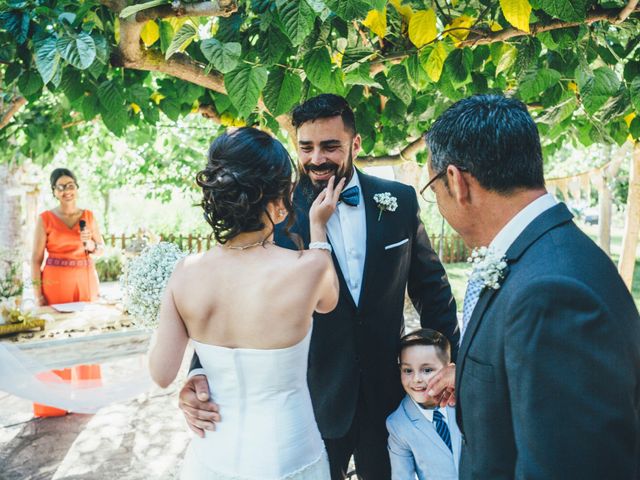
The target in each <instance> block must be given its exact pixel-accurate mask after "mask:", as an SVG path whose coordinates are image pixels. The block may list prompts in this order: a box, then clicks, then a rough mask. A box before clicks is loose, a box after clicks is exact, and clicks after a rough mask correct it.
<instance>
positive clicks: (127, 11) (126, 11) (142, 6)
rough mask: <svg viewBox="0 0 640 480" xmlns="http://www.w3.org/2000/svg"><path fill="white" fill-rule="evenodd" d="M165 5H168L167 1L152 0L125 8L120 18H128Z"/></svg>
mask: <svg viewBox="0 0 640 480" xmlns="http://www.w3.org/2000/svg"><path fill="white" fill-rule="evenodd" d="M164 3H168V2H167V0H151V1H149V2H145V3H139V4H137V5H131V6H129V7H126V8H123V9H122V11H121V12H120V18H127V17H129V16H131V15H133V14H134V13H138V12H141V11H142V10H147V9H149V8H153V7H157V6H158V5H162V4H164Z"/></svg>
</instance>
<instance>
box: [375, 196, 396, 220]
mask: <svg viewBox="0 0 640 480" xmlns="http://www.w3.org/2000/svg"><path fill="white" fill-rule="evenodd" d="M373 200H374V201H375V202H376V204H377V205H378V209H379V210H380V213H379V214H378V221H380V217H382V212H395V211H396V209H397V208H398V199H397V198H396V197H394V196H393V195H391V193H390V192H384V193H376V194H375V195H374V196H373Z"/></svg>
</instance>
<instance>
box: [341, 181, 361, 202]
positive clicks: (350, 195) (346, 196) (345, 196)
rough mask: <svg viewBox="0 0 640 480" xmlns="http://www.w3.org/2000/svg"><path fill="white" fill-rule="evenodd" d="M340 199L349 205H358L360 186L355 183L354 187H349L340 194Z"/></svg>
mask: <svg viewBox="0 0 640 480" xmlns="http://www.w3.org/2000/svg"><path fill="white" fill-rule="evenodd" d="M340 200H341V201H343V202H344V203H346V204H347V205H350V206H352V207H357V206H358V204H359V203H360V187H358V186H357V185H354V186H353V187H350V188H347V189H346V190H345V191H344V192H342V193H341V194H340Z"/></svg>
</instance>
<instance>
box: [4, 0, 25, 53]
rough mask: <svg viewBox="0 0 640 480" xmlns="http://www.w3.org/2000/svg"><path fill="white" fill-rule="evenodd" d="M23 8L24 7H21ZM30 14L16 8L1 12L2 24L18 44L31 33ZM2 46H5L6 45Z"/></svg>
mask: <svg viewBox="0 0 640 480" xmlns="http://www.w3.org/2000/svg"><path fill="white" fill-rule="evenodd" d="M19 8H22V7H19ZM29 20H30V19H29V15H28V14H27V13H26V12H19V11H16V10H13V11H9V12H3V13H0V26H1V27H2V28H4V29H5V30H6V31H7V32H9V33H10V34H11V35H12V36H13V39H14V40H15V42H16V43H17V44H18V45H21V44H23V43H24V42H25V41H26V40H27V36H28V34H29ZM2 48H5V47H4V46H3V47H2Z"/></svg>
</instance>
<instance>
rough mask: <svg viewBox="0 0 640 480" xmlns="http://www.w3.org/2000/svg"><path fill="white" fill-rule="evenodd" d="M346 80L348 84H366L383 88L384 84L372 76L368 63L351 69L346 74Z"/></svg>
mask: <svg viewBox="0 0 640 480" xmlns="http://www.w3.org/2000/svg"><path fill="white" fill-rule="evenodd" d="M343 71H344V70H343ZM344 81H345V83H346V84H347V85H365V86H368V87H375V88H382V85H380V84H379V83H378V82H376V81H375V79H373V78H371V71H370V70H369V66H368V65H360V67H358V68H356V69H355V70H350V71H349V73H347V74H346V75H345V77H344Z"/></svg>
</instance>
